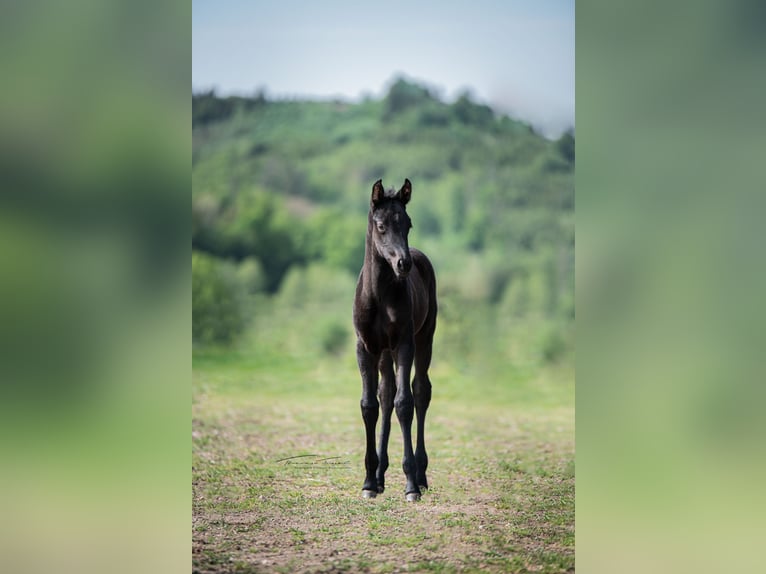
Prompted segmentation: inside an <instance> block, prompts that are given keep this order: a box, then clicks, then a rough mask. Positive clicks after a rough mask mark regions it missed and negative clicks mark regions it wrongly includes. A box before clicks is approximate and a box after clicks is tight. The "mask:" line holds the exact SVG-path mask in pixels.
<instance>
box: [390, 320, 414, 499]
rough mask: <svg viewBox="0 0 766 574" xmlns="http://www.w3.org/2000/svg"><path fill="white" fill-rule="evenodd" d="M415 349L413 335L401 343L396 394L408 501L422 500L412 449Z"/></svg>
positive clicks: (398, 353)
mask: <svg viewBox="0 0 766 574" xmlns="http://www.w3.org/2000/svg"><path fill="white" fill-rule="evenodd" d="M414 350H415V345H414V343H413V341H412V335H410V336H409V337H407V338H406V339H405V340H403V341H402V342H401V343H400V345H399V348H398V350H397V360H396V364H397V372H396V396H395V397H394V408H395V409H396V417H397V418H398V419H399V426H400V427H401V429H402V441H403V443H404V457H403V458H402V470H403V471H404V476H405V477H406V478H407V487H406V490H405V491H404V492H405V495H406V498H407V501H408V502H413V501H417V500H420V488H418V483H417V480H416V477H415V472H416V464H415V454H414V453H413V451H412V418H413V415H414V410H415V401H414V399H413V396H412V389H411V388H410V372H411V371H412V359H413V355H414Z"/></svg>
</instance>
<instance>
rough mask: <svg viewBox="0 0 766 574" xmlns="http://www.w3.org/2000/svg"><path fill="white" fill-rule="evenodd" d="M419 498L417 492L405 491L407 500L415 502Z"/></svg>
mask: <svg viewBox="0 0 766 574" xmlns="http://www.w3.org/2000/svg"><path fill="white" fill-rule="evenodd" d="M418 500H420V493H419V492H408V493H407V502H417V501H418Z"/></svg>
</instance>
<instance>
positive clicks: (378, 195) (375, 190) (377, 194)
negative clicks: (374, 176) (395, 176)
mask: <svg viewBox="0 0 766 574" xmlns="http://www.w3.org/2000/svg"><path fill="white" fill-rule="evenodd" d="M385 196H386V194H385V192H384V191H383V181H382V180H380V179H379V180H378V181H376V182H375V183H374V184H373V186H372V197H370V202H371V203H372V204H373V205H375V204H376V203H378V202H379V201H380V200H382V199H383V198H384V197H385Z"/></svg>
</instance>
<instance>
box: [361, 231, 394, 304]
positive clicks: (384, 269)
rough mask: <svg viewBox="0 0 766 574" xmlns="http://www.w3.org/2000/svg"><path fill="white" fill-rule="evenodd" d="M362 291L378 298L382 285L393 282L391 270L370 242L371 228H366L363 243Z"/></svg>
mask: <svg viewBox="0 0 766 574" xmlns="http://www.w3.org/2000/svg"><path fill="white" fill-rule="evenodd" d="M362 276H363V285H364V292H365V293H366V294H367V296H368V297H370V298H371V299H377V300H380V299H381V297H382V295H383V290H384V287H386V286H387V285H389V284H390V283H391V282H393V279H394V277H393V271H391V268H390V267H389V266H388V263H386V262H385V260H383V259H382V258H381V257H379V256H378V255H377V253H376V252H375V247H374V245H373V244H372V229H371V228H368V229H367V238H366V239H365V243H364V265H363V266H362Z"/></svg>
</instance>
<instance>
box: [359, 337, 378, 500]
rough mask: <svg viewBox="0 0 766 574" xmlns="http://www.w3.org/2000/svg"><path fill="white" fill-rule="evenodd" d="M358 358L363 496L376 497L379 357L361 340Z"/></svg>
mask: <svg viewBox="0 0 766 574" xmlns="http://www.w3.org/2000/svg"><path fill="white" fill-rule="evenodd" d="M356 360H357V363H358V364H359V373H360V374H361V376H362V400H361V403H360V404H361V407H362V420H363V421H364V430H365V435H366V450H365V455H364V468H365V472H366V474H365V479H364V485H363V486H362V496H364V497H365V498H375V496H377V494H378V481H377V479H376V478H375V472H376V471H377V468H378V455H377V453H376V452H375V426H376V425H377V423H378V406H379V403H378V398H377V392H378V357H375V356H374V355H372V354H371V353H369V352H368V351H367V349H365V347H364V344H363V343H362V342H361V341H357V344H356Z"/></svg>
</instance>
